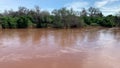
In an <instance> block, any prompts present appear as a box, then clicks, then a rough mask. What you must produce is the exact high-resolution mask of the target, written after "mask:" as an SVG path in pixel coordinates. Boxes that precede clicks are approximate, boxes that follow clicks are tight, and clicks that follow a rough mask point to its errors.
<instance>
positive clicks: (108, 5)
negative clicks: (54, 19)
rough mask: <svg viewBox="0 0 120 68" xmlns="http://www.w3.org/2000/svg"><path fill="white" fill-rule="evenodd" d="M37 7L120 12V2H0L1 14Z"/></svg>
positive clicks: (81, 0) (72, 0) (98, 0)
mask: <svg viewBox="0 0 120 68" xmlns="http://www.w3.org/2000/svg"><path fill="white" fill-rule="evenodd" d="M35 5H38V6H40V8H42V9H44V10H48V11H52V10H53V9H59V8H62V7H67V8H73V9H74V10H77V11H80V10H81V9H82V8H88V7H90V6H91V7H96V8H99V9H100V10H101V11H102V12H103V14H104V15H108V14H115V13H116V12H118V11H120V0H0V12H2V11H3V10H5V9H6V10H8V9H13V10H17V8H18V6H25V7H27V8H33V7H34V6H35Z"/></svg>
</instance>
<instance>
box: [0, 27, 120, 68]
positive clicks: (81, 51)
mask: <svg viewBox="0 0 120 68" xmlns="http://www.w3.org/2000/svg"><path fill="white" fill-rule="evenodd" d="M119 41H120V29H118V28H98V27H97V28H79V29H11V30H9V29H7V30H0V68H120V54H119V51H120V46H119V45H120V42H119Z"/></svg>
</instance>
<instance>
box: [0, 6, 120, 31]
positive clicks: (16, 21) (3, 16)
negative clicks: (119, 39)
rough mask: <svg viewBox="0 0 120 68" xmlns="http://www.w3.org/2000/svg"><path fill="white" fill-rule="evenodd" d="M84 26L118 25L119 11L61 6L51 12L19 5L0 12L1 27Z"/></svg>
mask: <svg viewBox="0 0 120 68" xmlns="http://www.w3.org/2000/svg"><path fill="white" fill-rule="evenodd" d="M85 26H103V27H120V12H118V13H117V14H116V15H114V16H113V15H108V16H104V15H103V14H102V12H101V11H100V10H99V9H98V8H94V7H90V8H88V9H85V8H83V9H82V10H81V11H74V10H73V9H72V8H71V9H66V8H65V7H64V8H61V9H54V10H53V11H52V12H51V13H50V12H48V11H41V9H40V8H39V7H38V6H35V8H33V9H28V8H26V7H19V8H18V10H17V11H13V10H5V11H4V12H3V13H0V27H1V28H4V29H6V28H10V29H12V28H77V27H85Z"/></svg>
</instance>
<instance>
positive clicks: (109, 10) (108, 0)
mask: <svg viewBox="0 0 120 68" xmlns="http://www.w3.org/2000/svg"><path fill="white" fill-rule="evenodd" d="M116 2H119V0H98V1H96V2H95V3H94V6H95V7H97V8H99V9H100V10H101V11H102V12H103V14H104V15H105V16H106V15H110V14H112V15H114V14H115V13H117V12H118V11H120V5H119V4H115V3H116ZM113 5H114V6H113ZM115 5H116V6H115Z"/></svg>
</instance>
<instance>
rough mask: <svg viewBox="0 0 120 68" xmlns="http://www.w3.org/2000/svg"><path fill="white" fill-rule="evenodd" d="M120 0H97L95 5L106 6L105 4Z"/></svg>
mask: <svg viewBox="0 0 120 68" xmlns="http://www.w3.org/2000/svg"><path fill="white" fill-rule="evenodd" d="M116 1H119V0H101V1H96V2H95V4H94V5H95V6H96V7H98V8H101V7H104V6H105V5H107V4H109V3H113V2H116Z"/></svg>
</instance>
